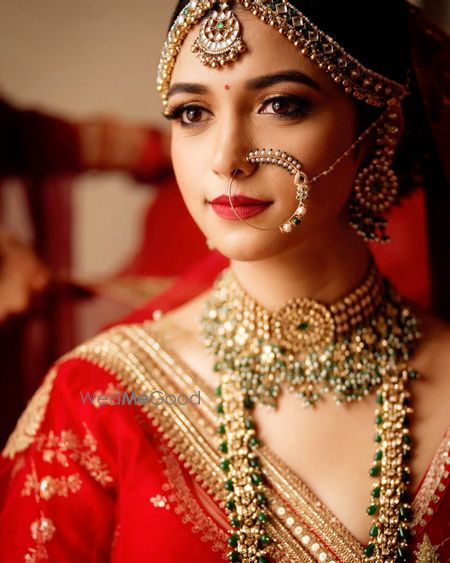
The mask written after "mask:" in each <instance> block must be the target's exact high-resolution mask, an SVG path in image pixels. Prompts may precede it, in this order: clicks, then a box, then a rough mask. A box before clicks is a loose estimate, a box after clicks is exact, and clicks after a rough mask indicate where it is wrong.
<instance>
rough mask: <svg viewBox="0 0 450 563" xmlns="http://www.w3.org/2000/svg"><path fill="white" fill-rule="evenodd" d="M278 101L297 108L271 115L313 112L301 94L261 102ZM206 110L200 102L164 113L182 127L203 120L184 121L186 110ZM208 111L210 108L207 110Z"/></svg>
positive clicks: (282, 117)
mask: <svg viewBox="0 0 450 563" xmlns="http://www.w3.org/2000/svg"><path fill="white" fill-rule="evenodd" d="M277 101H284V102H286V101H287V102H293V103H295V104H296V105H297V109H296V110H294V111H291V112H289V113H288V114H284V115H283V114H279V113H278V114H277V113H275V112H274V113H270V114H269V115H275V116H276V117H279V118H281V119H296V118H298V117H301V116H305V115H309V114H310V113H311V108H312V103H311V102H310V101H309V100H307V99H306V98H301V97H299V96H293V95H291V96H273V97H270V98H267V99H265V100H262V101H261V103H262V105H263V106H266V105H268V104H270V103H272V104H273V103H275V102H277ZM192 109H193V110H205V108H204V107H203V106H201V105H200V104H181V105H179V106H175V107H173V108H171V109H168V110H167V111H166V112H165V113H164V117H165V118H166V119H168V120H170V121H176V122H177V123H179V124H180V126H181V127H186V128H188V127H196V126H197V125H200V124H201V123H202V122H188V121H182V119H181V118H182V115H183V113H184V112H185V111H188V110H192ZM206 111H208V110H206Z"/></svg>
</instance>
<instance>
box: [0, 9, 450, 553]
mask: <svg viewBox="0 0 450 563" xmlns="http://www.w3.org/2000/svg"><path fill="white" fill-rule="evenodd" d="M361 4H362V3H358V2H354V1H351V0H348V1H346V2H339V3H337V2H320V3H319V2H313V1H305V2H301V1H293V2H290V3H288V2H286V1H281V0H280V1H279V2H270V1H267V0H241V1H236V2H222V3H214V2H213V1H210V0H198V1H196V0H194V1H190V2H180V3H179V5H178V6H177V8H176V10H175V13H174V16H173V21H172V25H171V28H170V30H169V34H168V36H167V40H166V44H165V46H164V49H163V52H162V56H161V62H160V65H159V70H158V90H159V91H160V93H161V96H162V101H163V106H164V114H165V116H166V117H167V118H168V119H169V120H170V121H171V127H172V159H173V165H174V170H175V174H176V178H177V181H178V184H179V186H180V189H181V192H182V195H183V198H184V200H185V202H186V205H187V207H188V209H189V211H190V213H191V215H192V217H193V218H194V220H195V221H196V223H197V224H198V225H199V227H200V228H201V229H202V231H203V233H204V234H205V236H206V237H207V239H208V241H209V244H210V246H211V247H216V248H217V249H218V251H219V252H220V253H222V254H223V255H225V256H226V257H228V258H229V259H230V267H229V268H228V269H227V270H226V271H225V272H223V274H222V275H220V276H219V278H218V279H217V280H216V282H215V284H214V286H213V287H212V288H211V289H210V290H208V291H207V292H206V293H203V294H201V295H199V296H197V297H196V298H195V299H193V300H191V301H189V302H188V303H186V304H185V305H183V306H181V307H179V308H177V309H175V310H173V311H171V312H169V313H167V314H165V315H164V316H162V318H159V319H157V320H155V319H154V320H152V321H150V320H149V321H145V322H143V323H140V324H133V325H119V326H117V327H115V328H112V329H110V330H108V331H106V332H104V333H102V334H100V335H99V336H97V337H96V338H94V339H92V340H91V341H88V342H85V343H83V344H82V345H80V346H79V347H78V348H77V349H75V350H74V351H73V352H71V353H70V354H68V355H66V356H65V357H63V358H61V360H60V361H59V362H57V363H56V365H55V366H54V367H53V368H52V369H51V370H50V372H49V373H48V374H47V376H46V377H45V379H44V381H43V383H42V385H41V387H40V388H39V390H38V391H37V392H36V394H35V396H34V397H33V399H32V400H31V401H30V403H29V405H28V406H27V409H26V410H25V411H24V413H23V415H22V416H21V418H20V419H19V421H18V424H17V427H16V429H15V431H14V432H13V434H12V435H11V436H10V439H9V440H8V443H7V444H6V447H5V449H4V450H3V452H2V465H1V468H2V472H1V481H0V482H1V499H2V500H1V502H2V514H1V517H0V523H1V528H0V538H1V541H0V545H1V546H2V547H1V548H0V551H1V555H2V557H1V558H2V561H5V562H6V561H23V560H24V561H41V560H50V561H58V562H64V561H77V562H80V561H106V560H111V561H127V562H128V561H133V562H140V561H142V562H143V561H161V562H167V561H184V560H186V559H190V560H192V561H195V562H196V563H199V562H213V561H220V560H224V559H225V560H229V561H242V562H258V563H264V562H267V561H284V562H293V561H294V562H296V561H299V562H303V561H305V562H309V561H327V562H332V561H334V562H338V561H339V562H345V563H347V562H362V561H376V562H380V563H381V562H388V561H389V562H391V561H392V562H394V561H420V562H425V561H430V562H431V561H442V562H443V561H447V560H448V558H449V557H450V529H449V502H450V500H449V493H448V483H449V480H450V479H449V472H450V460H449V451H450V449H449V447H450V427H449V416H448V410H449V409H448V405H449V400H450V377H449V376H450V373H449V366H450V329H449V327H448V325H447V324H446V323H445V322H443V321H441V320H438V318H437V317H434V316H431V315H430V314H428V313H425V312H423V311H420V310H419V309H418V308H417V307H415V306H413V305H412V304H410V303H408V302H406V301H405V300H404V299H403V298H402V297H401V296H400V295H398V293H397V292H396V291H395V289H394V288H393V287H392V286H391V285H390V283H389V282H388V281H387V280H386V279H384V278H383V277H382V275H381V274H380V272H379V271H378V269H377V267H376V264H375V262H374V260H373V258H372V257H371V253H370V246H369V245H368V244H367V243H368V242H370V243H371V244H372V243H373V244H378V243H386V242H388V238H389V237H388V234H387V233H388V230H387V225H386V220H385V218H384V213H385V212H386V211H387V210H388V209H389V208H390V207H391V206H392V205H393V204H394V203H396V202H397V201H398V199H399V197H401V196H403V195H405V194H406V193H407V192H408V191H410V190H411V189H412V188H413V187H414V183H413V182H414V179H415V181H416V183H417V177H418V175H420V180H421V184H422V186H423V187H424V188H425V189H427V187H428V186H427V183H428V181H429V178H430V174H429V171H428V172H427V167H426V162H428V163H429V162H430V158H431V157H430V154H431V155H434V158H436V159H437V158H438V157H437V154H438V153H437V150H436V148H435V145H434V144H433V143H434V141H433V139H432V137H431V133H430V129H429V128H426V127H427V125H426V122H425V117H424V116H425V114H424V110H423V107H422V106H421V105H420V104H421V101H420V95H419V89H418V82H419V80H420V72H421V70H423V71H425V70H426V69H423V68H422V67H420V65H415V66H414V61H415V59H414V52H413V48H412V46H411V45H412V43H411V42H412V39H410V34H412V35H411V37H412V36H413V32H412V31H408V29H407V24H408V21H409V22H410V25H411V26H412V27H414V29H415V33H416V36H418V34H420V30H422V33H428V36H429V41H430V42H431V41H434V43H435V44H441V45H442V44H443V42H445V41H447V38H446V37H445V35H444V34H443V33H442V32H439V30H437V28H435V27H433V26H431V24H429V23H428V22H426V21H425V20H424V17H423V14H421V12H419V11H418V10H413V9H412V8H411V7H408V5H407V4H406V3H405V2H403V1H401V0H395V1H392V0H391V1H390V2H387V1H383V2H377V3H374V5H373V6H369V5H367V4H366V3H364V7H362V6H361ZM411 67H413V68H414V70H415V74H414V73H413V72H412V71H411ZM418 108H419V109H418ZM420 120H422V121H423V124H422V125H420V126H418V124H421V121H420ZM421 126H423V127H424V129H421V128H420V127H421ZM427 135H428V136H427ZM419 137H420V139H421V142H422V145H418V144H417V143H418V139H419ZM436 142H437V141H436ZM427 143H428V144H427ZM426 151H428V152H427V154H425V153H426ZM437 166H438V167H439V166H440V163H439V162H438V165H437ZM439 170H442V169H441V168H439ZM435 172H436V171H435ZM433 178H434V180H435V181H437V180H436V178H441V181H442V182H444V176H443V175H442V176H441V177H440V176H439V174H438V173H437V172H436V173H435V175H434V176H433ZM443 185H444V184H443ZM168 228H177V217H176V216H175V217H173V219H172V223H171V224H170V225H168ZM443 236H444V235H443ZM179 251H180V252H183V251H185V249H183V248H180V249H179ZM447 290H448V288H447Z"/></svg>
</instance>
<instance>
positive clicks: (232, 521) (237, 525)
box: [230, 516, 241, 528]
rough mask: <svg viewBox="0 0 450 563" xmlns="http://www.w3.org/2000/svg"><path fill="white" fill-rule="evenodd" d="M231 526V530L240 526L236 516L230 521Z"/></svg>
mask: <svg viewBox="0 0 450 563" xmlns="http://www.w3.org/2000/svg"><path fill="white" fill-rule="evenodd" d="M230 523H231V525H232V526H233V528H238V527H239V526H240V525H241V521H240V520H239V518H238V517H237V516H233V517H232V518H231V520H230Z"/></svg>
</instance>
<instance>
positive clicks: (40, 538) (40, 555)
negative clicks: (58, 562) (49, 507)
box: [24, 460, 56, 563]
mask: <svg viewBox="0 0 450 563" xmlns="http://www.w3.org/2000/svg"><path fill="white" fill-rule="evenodd" d="M31 480H32V481H33V482H34V483H37V482H38V481H39V480H38V476H37V471H36V465H35V463H34V461H33V460H31ZM32 492H33V493H34V498H35V500H36V504H37V505H38V506H39V504H40V500H41V499H40V496H39V494H38V491H37V490H36V489H35V488H32ZM30 531H31V537H32V538H33V540H34V541H35V542H36V546H35V547H30V548H29V549H28V552H27V553H26V555H25V558H24V559H25V561H26V562H27V563H37V562H38V561H42V560H44V559H48V558H49V557H48V552H47V548H46V547H45V544H46V543H47V542H49V541H50V540H51V539H52V537H53V535H54V533H55V531H56V527H55V525H54V523H53V521H52V520H51V519H50V518H47V516H46V515H45V514H44V512H43V511H42V510H41V511H40V516H39V518H38V519H37V520H34V522H32V524H31V526H30Z"/></svg>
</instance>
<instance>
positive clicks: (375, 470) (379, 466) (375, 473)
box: [369, 464, 381, 477]
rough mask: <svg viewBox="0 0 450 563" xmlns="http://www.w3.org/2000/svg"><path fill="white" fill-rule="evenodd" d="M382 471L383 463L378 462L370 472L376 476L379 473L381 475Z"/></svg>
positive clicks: (372, 475)
mask: <svg viewBox="0 0 450 563" xmlns="http://www.w3.org/2000/svg"><path fill="white" fill-rule="evenodd" d="M380 471H381V465H379V464H377V465H374V466H373V467H371V468H370V471H369V473H370V476H371V477H376V476H377V475H379V473H380Z"/></svg>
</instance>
